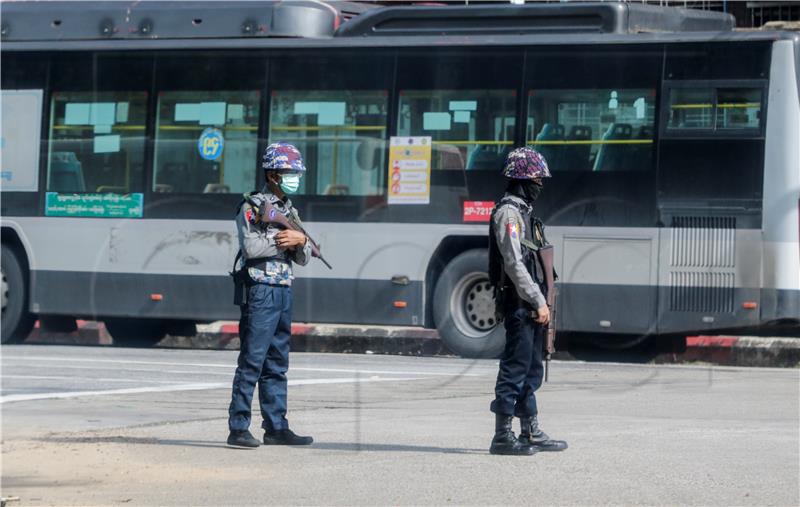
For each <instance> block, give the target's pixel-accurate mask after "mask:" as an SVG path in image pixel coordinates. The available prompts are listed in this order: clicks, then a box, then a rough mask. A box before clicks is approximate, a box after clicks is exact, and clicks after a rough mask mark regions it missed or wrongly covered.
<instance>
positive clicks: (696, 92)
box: [666, 83, 764, 135]
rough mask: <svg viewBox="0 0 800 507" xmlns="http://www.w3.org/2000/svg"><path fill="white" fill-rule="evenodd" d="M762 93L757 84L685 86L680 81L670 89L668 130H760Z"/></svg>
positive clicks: (703, 131) (742, 132)
mask: <svg viewBox="0 0 800 507" xmlns="http://www.w3.org/2000/svg"><path fill="white" fill-rule="evenodd" d="M672 86H676V85H674V84H673V85H672ZM763 93H764V92H763V89H762V88H759V87H748V88H744V87H735V88H727V87H725V88H723V87H713V86H711V87H699V86H698V87H693V86H691V85H690V86H688V87H687V86H686V84H683V83H681V86H680V87H674V88H671V89H670V90H669V117H668V119H667V124H666V131H667V134H670V133H671V134H673V135H674V134H681V132H680V131H685V132H683V133H684V134H691V133H696V134H697V135H709V134H711V135H716V134H718V133H723V132H727V133H730V132H731V131H737V130H738V131H740V132H738V133H737V134H744V135H747V134H748V133H755V132H756V131H758V132H760V129H761V124H762V122H761V101H762V98H763ZM676 131H678V132H676ZM720 131H722V132H720Z"/></svg>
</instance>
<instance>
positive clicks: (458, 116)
mask: <svg viewBox="0 0 800 507" xmlns="http://www.w3.org/2000/svg"><path fill="white" fill-rule="evenodd" d="M453 123H469V111H455V112H454V113H453Z"/></svg>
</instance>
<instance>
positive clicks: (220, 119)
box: [200, 102, 227, 125]
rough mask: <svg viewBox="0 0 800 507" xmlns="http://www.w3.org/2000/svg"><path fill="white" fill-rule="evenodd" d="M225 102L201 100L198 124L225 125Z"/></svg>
mask: <svg viewBox="0 0 800 507" xmlns="http://www.w3.org/2000/svg"><path fill="white" fill-rule="evenodd" d="M226 111H227V107H226V104H225V102H201V103H200V125H225V112H226Z"/></svg>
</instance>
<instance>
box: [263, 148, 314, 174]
mask: <svg viewBox="0 0 800 507" xmlns="http://www.w3.org/2000/svg"><path fill="white" fill-rule="evenodd" d="M261 168H262V169H264V170H265V171H291V172H298V173H303V172H305V171H306V165H305V164H304V163H303V156H302V155H300V150H298V149H297V148H295V147H294V146H293V145H291V144H289V143H272V144H270V145H269V146H267V148H266V149H265V150H264V155H263V156H262V157H261Z"/></svg>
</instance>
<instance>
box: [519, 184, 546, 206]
mask: <svg viewBox="0 0 800 507" xmlns="http://www.w3.org/2000/svg"><path fill="white" fill-rule="evenodd" d="M523 192H524V193H525V198H526V200H527V201H528V202H531V203H532V202H533V201H535V200H536V199H537V198H538V197H539V194H540V193H541V192H542V186H541V185H537V184H536V183H534V182H532V181H526V182H525V184H524V185H523Z"/></svg>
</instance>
